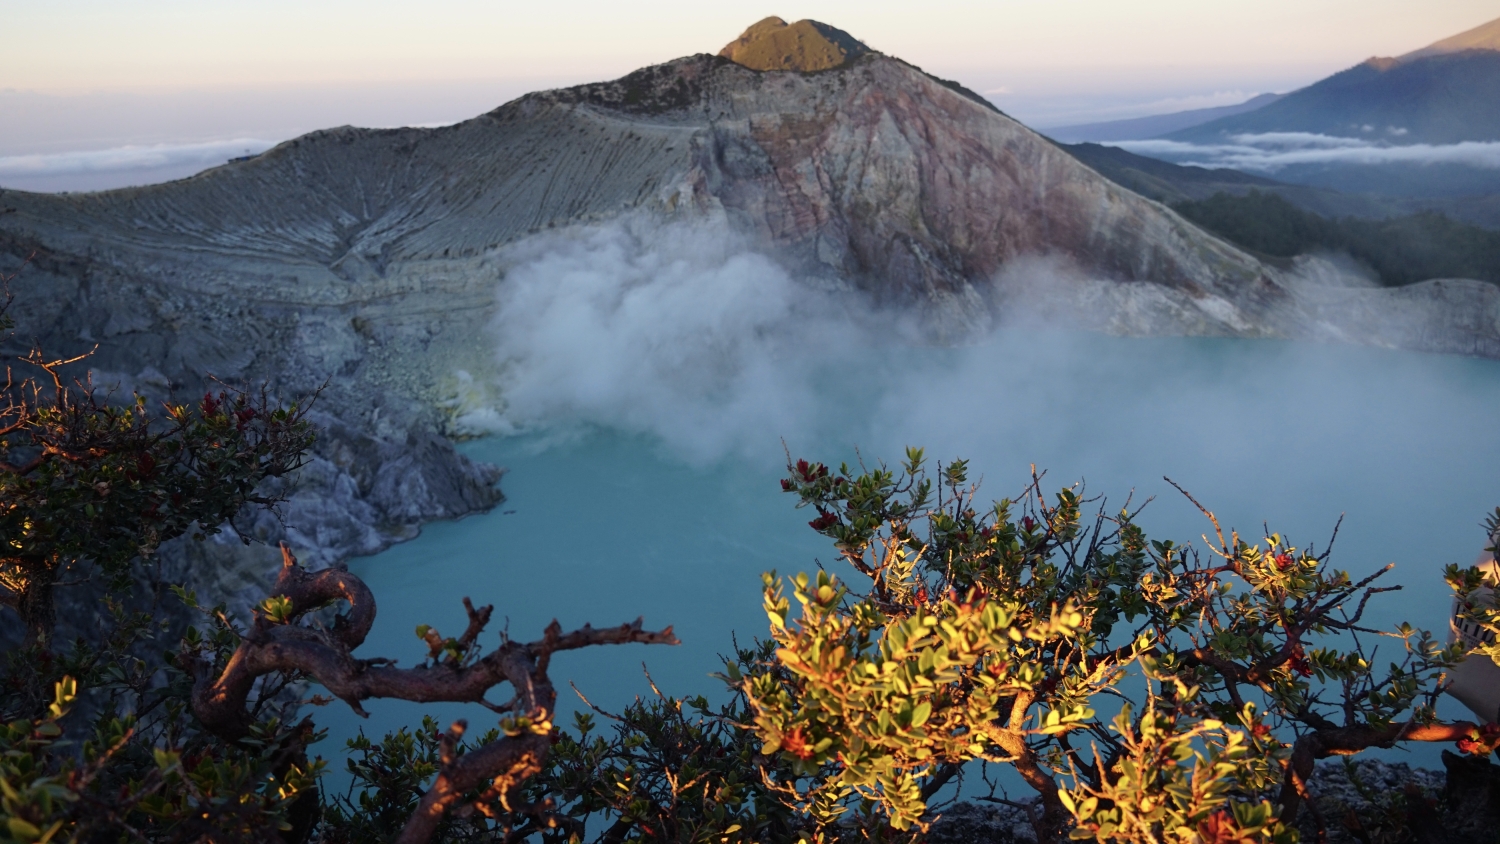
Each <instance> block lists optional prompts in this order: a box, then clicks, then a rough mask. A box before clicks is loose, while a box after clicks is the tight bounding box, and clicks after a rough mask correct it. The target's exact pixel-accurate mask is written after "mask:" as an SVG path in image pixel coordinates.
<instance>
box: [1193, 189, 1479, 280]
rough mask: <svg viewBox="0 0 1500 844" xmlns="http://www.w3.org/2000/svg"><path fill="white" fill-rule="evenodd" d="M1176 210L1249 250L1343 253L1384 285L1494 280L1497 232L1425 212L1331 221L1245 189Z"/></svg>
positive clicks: (1286, 254) (1275, 254) (1274, 253)
mask: <svg viewBox="0 0 1500 844" xmlns="http://www.w3.org/2000/svg"><path fill="white" fill-rule="evenodd" d="M1172 208H1173V209H1175V210H1176V211H1177V212H1178V213H1179V214H1181V215H1182V216H1184V217H1186V218H1188V219H1189V220H1192V221H1193V222H1194V223H1197V224H1198V225H1200V226H1202V227H1203V228H1205V229H1208V230H1209V231H1211V232H1213V233H1215V234H1217V235H1219V236H1220V237H1223V238H1225V239H1227V240H1230V241H1232V242H1234V243H1236V244H1238V245H1240V246H1242V247H1244V248H1245V249H1248V250H1250V251H1251V252H1255V253H1258V254H1260V255H1264V256H1270V257H1273V258H1292V257H1295V256H1297V255H1305V254H1308V253H1311V252H1344V253H1347V254H1348V255H1349V256H1350V257H1352V258H1354V260H1356V261H1358V262H1359V263H1361V264H1363V265H1364V266H1365V267H1367V268H1368V269H1369V270H1370V271H1371V273H1373V274H1374V276H1375V278H1376V279H1377V280H1378V281H1379V282H1380V283H1381V284H1384V285H1387V286H1391V287H1395V286H1399V285H1403V284H1412V283H1415V282H1418V281H1425V280H1427V279H1432V278H1473V279H1479V280H1480V281H1488V282H1491V283H1495V284H1500V232H1492V231H1487V230H1485V229H1481V228H1477V227H1475V226H1470V225H1467V224H1465V223H1459V222H1455V221H1454V220H1451V219H1449V218H1448V217H1446V216H1445V215H1443V214H1440V213H1437V212H1433V211H1427V212H1422V213H1419V214H1412V215H1409V216H1405V217H1396V218H1394V219H1388V220H1361V219H1357V218H1354V217H1344V218H1341V219H1337V220H1331V219H1328V218H1326V217H1320V216H1318V215H1317V214H1313V213H1312V212H1309V211H1304V210H1302V209H1300V208H1298V207H1297V206H1295V205H1293V204H1292V203H1291V202H1289V201H1287V200H1286V199H1284V198H1282V197H1280V196H1278V195H1276V194H1273V193H1261V192H1260V191H1256V190H1252V191H1250V192H1249V193H1248V194H1245V195H1244V196H1233V195H1231V194H1228V193H1218V194H1215V195H1213V196H1211V197H1209V198H1208V199H1204V200H1197V201H1191V200H1190V201H1186V202H1178V203H1175V204H1174V205H1173V206H1172Z"/></svg>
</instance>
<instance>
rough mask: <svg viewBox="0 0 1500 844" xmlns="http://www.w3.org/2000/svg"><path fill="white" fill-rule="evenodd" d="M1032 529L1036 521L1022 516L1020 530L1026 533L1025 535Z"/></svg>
mask: <svg viewBox="0 0 1500 844" xmlns="http://www.w3.org/2000/svg"><path fill="white" fill-rule="evenodd" d="M1034 527H1036V519H1033V518H1031V517H1030V516H1022V517H1021V529H1022V530H1024V531H1026V532H1027V533H1030V532H1031V529H1032V528H1034Z"/></svg>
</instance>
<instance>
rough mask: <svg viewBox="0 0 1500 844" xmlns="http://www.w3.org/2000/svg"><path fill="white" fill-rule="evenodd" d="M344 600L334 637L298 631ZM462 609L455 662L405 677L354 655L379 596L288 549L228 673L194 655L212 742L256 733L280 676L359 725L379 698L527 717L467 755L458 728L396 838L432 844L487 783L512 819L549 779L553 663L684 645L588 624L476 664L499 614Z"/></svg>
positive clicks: (634, 626)
mask: <svg viewBox="0 0 1500 844" xmlns="http://www.w3.org/2000/svg"><path fill="white" fill-rule="evenodd" d="M277 599H284V601H285V602H287V603H283V602H281V601H278V600H277ZM336 602H347V603H348V604H349V609H348V611H347V612H346V613H343V614H340V615H339V616H337V617H336V618H335V620H334V623H333V625H332V627H331V628H317V627H313V626H308V625H299V624H298V623H297V622H298V620H299V619H301V618H302V616H304V615H306V614H307V613H309V612H312V611H313V610H316V609H319V608H321V607H325V606H328V605H329V604H332V603H336ZM464 606H465V609H466V610H467V611H468V615H469V626H468V628H467V629H466V630H465V631H464V634H463V636H462V637H461V638H460V639H458V640H456V641H455V646H456V647H455V649H454V650H451V651H447V653H448V656H447V657H445V658H441V659H440V658H438V655H439V654H440V653H443V652H444V651H442V650H441V649H434V651H433V660H432V662H431V663H429V664H424V665H421V666H418V667H416V668H397V667H395V666H394V665H393V664H391V662H390V661H389V660H384V659H358V658H356V657H355V656H354V655H353V654H352V653H351V652H352V651H353V650H354V649H355V648H357V647H358V646H359V645H360V644H362V643H363V642H364V640H365V636H366V635H368V633H369V632H370V626H371V625H372V624H373V623H374V621H375V598H374V596H373V595H372V594H371V592H370V590H369V587H367V586H365V584H364V582H363V581H361V580H360V579H359V578H357V577H355V576H354V575H352V574H350V573H349V572H347V571H343V570H340V569H328V570H325V571H321V572H317V573H310V572H308V571H306V570H305V569H303V568H302V567H301V566H300V565H298V564H297V559H296V558H295V557H294V556H292V553H291V551H290V550H288V549H287V547H286V545H285V544H283V545H282V569H281V574H280V575H279V576H278V577H277V580H276V585H275V588H274V589H273V591H272V594H271V599H270V600H268V601H267V602H266V604H264V605H263V606H262V608H261V609H259V610H257V611H256V614H255V619H254V622H253V623H252V625H251V627H250V630H249V631H247V633H246V634H245V636H244V638H243V639H242V640H241V642H240V645H239V647H238V648H236V649H235V652H234V654H233V655H232V656H231V657H230V658H229V661H228V663H226V664H225V666H224V668H223V670H222V671H220V672H218V673H217V674H215V672H214V671H213V670H212V666H210V665H209V664H208V663H207V662H206V661H205V660H203V659H202V658H201V657H200V656H199V655H198V654H197V653H194V652H187V653H184V658H185V659H184V662H185V664H186V665H187V668H188V670H189V672H190V673H191V674H192V676H193V679H194V688H193V695H192V701H193V712H194V714H195V715H197V717H198V719H199V720H200V721H201V722H203V725H204V726H205V727H206V728H207V729H208V730H209V731H210V732H213V733H215V734H216V735H219V736H221V737H223V738H226V739H230V740H237V739H240V738H243V737H244V736H245V735H247V734H248V732H249V729H250V726H251V723H252V717H251V714H250V712H249V710H248V708H247V706H246V704H247V701H248V699H249V697H250V694H251V691H252V689H253V687H254V684H255V681H256V679H258V678H260V677H263V676H265V675H267V674H270V673H272V672H292V673H301V674H306V675H308V676H310V677H312V678H313V679H315V680H317V681H318V682H319V683H321V684H322V685H323V686H324V687H326V688H327V689H328V690H329V691H330V692H332V693H333V694H334V695H336V696H337V697H339V698H340V699H342V700H343V701H344V702H345V703H347V704H349V706H350V707H351V708H352V709H353V710H354V711H355V712H357V713H359V714H360V715H365V714H366V713H365V711H364V709H363V707H361V705H360V703H361V701H364V700H366V699H369V698H395V699H399V700H410V701H416V702H420V703H432V702H438V701H445V702H460V703H481V704H484V705H486V706H489V707H491V708H504V709H508V710H509V711H512V712H515V713H517V714H518V717H517V718H515V719H513V720H510V721H507V722H504V723H503V724H502V726H504V727H505V729H506V736H505V737H504V738H501V739H499V740H498V741H495V742H492V743H490V744H487V745H484V746H483V747H480V748H477V749H475V750H472V751H470V752H468V753H466V754H464V755H462V756H457V755H455V753H456V751H454V750H452V748H453V747H456V746H457V741H458V738H459V737H461V736H462V735H463V730H464V729H465V727H466V725H465V724H464V723H463V722H459V723H457V724H455V725H454V726H453V728H452V729H451V730H450V731H449V735H448V736H447V737H446V741H445V743H444V747H445V752H444V754H443V767H442V769H441V770H440V771H439V773H438V776H437V779H436V780H435V781H434V783H433V785H432V787H431V788H430V789H429V790H428V792H427V794H426V795H425V796H424V797H423V798H422V802H421V804H420V805H419V806H418V808H417V811H416V812H415V814H413V815H412V817H411V819H410V820H409V821H408V822H407V825H406V828H405V829H404V830H403V831H402V833H401V835H400V837H398V838H397V841H398V842H400V844H423V842H426V841H428V840H430V838H431V837H432V834H433V832H434V831H436V829H437V828H438V825H439V824H440V823H441V822H442V820H443V816H444V815H445V814H446V813H447V812H448V811H449V810H450V809H452V808H454V806H455V805H456V804H457V803H459V802H461V801H462V800H463V799H464V795H466V794H469V793H471V792H473V791H474V789H476V788H479V787H480V786H481V785H483V784H484V783H486V782H489V783H490V787H489V788H488V789H486V791H485V795H486V796H487V797H488V798H490V799H495V800H498V801H499V802H500V803H501V805H502V806H504V807H505V808H507V810H508V809H509V808H510V806H509V801H510V796H511V794H512V793H513V791H514V790H515V788H516V787H517V786H518V785H520V784H521V783H522V782H523V781H525V780H526V779H527V778H528V777H531V776H533V775H535V774H536V773H538V772H539V771H541V770H542V766H543V764H545V762H546V758H547V753H548V750H549V749H550V747H551V734H552V731H553V730H552V715H553V711H554V709H555V707H556V703H557V692H556V691H555V690H554V689H553V686H552V681H551V680H550V679H549V678H548V677H547V666H548V663H549V661H550V658H551V655H552V654H553V653H555V652H557V651H566V650H576V649H578V648H584V647H589V646H591V645H620V644H628V643H632V642H639V643H642V644H660V645H675V644H677V643H678V640H677V637H676V636H675V635H673V633H672V628H670V627H668V628H666V629H664V630H661V631H650V630H645V629H643V628H642V626H641V625H642V622H641V619H636V620H635V621H634V622H631V623H629V624H621V625H619V626H617V627H610V628H605V629H601V630H596V629H594V628H593V627H591V626H589V625H584V626H583V627H582V628H580V629H578V630H573V631H571V632H567V633H565V632H563V629H562V627H561V625H559V624H558V623H557V622H556V621H555V620H554V621H553V622H552V623H551V624H549V625H548V626H547V629H546V630H545V631H544V632H543V635H542V638H541V639H540V640H538V641H535V642H528V643H522V642H513V641H504V642H502V643H501V644H500V647H498V648H496V649H495V650H494V651H491V652H490V653H488V654H486V655H484V656H482V657H479V658H477V659H474V660H472V661H468V651H469V649H470V647H471V646H472V645H473V644H474V642H475V641H476V640H477V639H478V637H479V634H480V632H481V631H482V629H483V628H484V625H485V623H486V622H488V621H489V618H490V615H491V612H492V611H493V608H492V607H488V606H486V607H481V608H479V609H475V608H474V606H473V604H472V603H471V602H470V601H469V600H468V599H467V598H466V599H464ZM502 683H509V684H510V685H511V686H512V687H513V688H514V689H515V693H516V698H515V700H513V701H511V702H510V703H509V704H506V705H505V706H504V707H499V706H497V705H496V704H493V703H491V702H490V701H487V700H486V699H485V695H486V694H487V693H488V692H489V690H490V689H492V688H494V687H495V686H498V685H501V684H502Z"/></svg>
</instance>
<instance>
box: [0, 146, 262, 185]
mask: <svg viewBox="0 0 1500 844" xmlns="http://www.w3.org/2000/svg"><path fill="white" fill-rule="evenodd" d="M272 146H274V143H273V142H271V141H263V140H260V139H258V138H234V139H231V140H227V141H207V142H205V143H196V144H153V145H151V146H123V147H114V148H112V149H98V150H83V151H78V152H52V153H35V154H32V155H5V156H0V179H3V178H5V177H7V176H61V175H72V174H80V173H109V172H118V171H121V170H155V169H158V168H162V167H176V166H182V165H198V166H202V167H212V166H214V165H216V164H223V163H224V162H225V161H228V160H229V159H231V158H236V157H238V156H242V155H258V154H260V153H262V152H265V151H266V150H268V149H270V148H271V147H272Z"/></svg>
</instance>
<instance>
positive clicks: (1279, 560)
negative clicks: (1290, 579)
mask: <svg viewBox="0 0 1500 844" xmlns="http://www.w3.org/2000/svg"><path fill="white" fill-rule="evenodd" d="M1275 560H1276V568H1278V569H1281V570H1282V571H1286V570H1287V569H1289V568H1291V567H1292V555H1291V554H1277V555H1276V557H1275Z"/></svg>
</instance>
